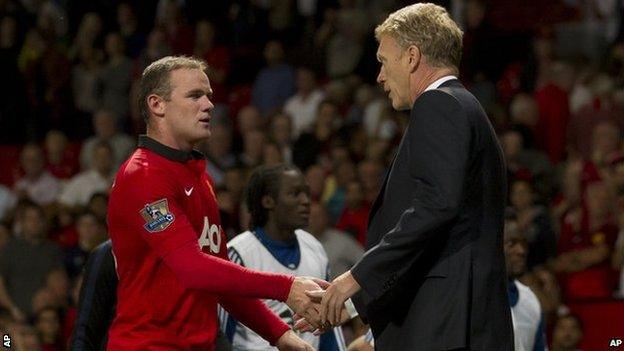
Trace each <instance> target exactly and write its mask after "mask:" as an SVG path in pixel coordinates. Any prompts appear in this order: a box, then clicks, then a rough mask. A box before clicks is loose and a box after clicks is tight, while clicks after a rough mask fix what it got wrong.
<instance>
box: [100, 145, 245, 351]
mask: <svg viewBox="0 0 624 351" xmlns="http://www.w3.org/2000/svg"><path fill="white" fill-rule="evenodd" d="M205 167H206V164H205V160H204V158H203V157H201V154H199V153H197V154H196V153H189V152H184V151H180V150H175V149H171V148H168V147H166V146H164V145H162V144H160V143H158V142H157V141H155V140H153V139H150V138H148V137H145V136H143V137H141V139H140V141H139V148H138V149H137V150H136V151H135V152H134V154H133V155H132V156H131V157H130V158H129V159H128V160H127V161H126V162H125V163H124V164H123V165H122V166H121V168H120V170H119V172H118V174H117V177H116V179H115V182H114V184H113V187H112V190H111V194H110V202H109V209H108V223H109V231H110V236H111V239H112V246H113V253H114V257H115V260H116V268H117V275H118V276H119V285H118V288H117V296H118V303H117V310H116V316H115V319H114V320H113V323H112V325H111V328H110V331H109V340H108V350H111V351H112V350H211V349H212V348H213V343H214V340H215V337H216V333H217V330H218V325H217V308H216V305H217V303H218V300H219V295H217V294H215V293H210V292H207V291H206V290H201V289H189V288H186V287H184V286H183V284H181V282H180V280H179V279H178V277H176V275H175V274H174V271H173V270H172V269H171V268H170V266H168V265H167V264H166V259H167V257H168V255H170V254H171V253H172V252H174V251H176V250H179V249H180V248H181V247H184V246H185V245H186V246H188V245H189V243H192V244H194V243H193V241H195V242H198V243H199V246H200V247H201V250H202V251H203V252H204V253H206V254H210V255H214V256H218V257H220V258H223V259H226V260H227V250H226V240H225V235H224V233H223V230H222V228H221V222H220V218H219V209H218V205H217V201H216V197H215V194H214V190H213V188H212V185H211V181H210V179H209V177H208V175H207V173H206V171H205V169H206V168H205ZM195 246H197V244H195ZM197 254H199V255H200V256H201V253H200V252H199V250H197ZM170 256H173V255H170ZM219 262H222V261H220V260H219ZM193 272H194V270H193ZM193 272H192V273H193ZM202 278H204V279H210V278H211V277H202ZM232 278H234V277H232ZM220 279H221V278H220ZM238 289H240V288H238Z"/></svg>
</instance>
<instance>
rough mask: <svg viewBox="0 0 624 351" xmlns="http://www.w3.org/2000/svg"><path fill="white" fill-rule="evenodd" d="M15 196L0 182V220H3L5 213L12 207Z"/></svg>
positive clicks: (15, 199)
mask: <svg viewBox="0 0 624 351" xmlns="http://www.w3.org/2000/svg"><path fill="white" fill-rule="evenodd" d="M16 202H17V198H16V197H15V195H14V194H13V192H12V191H11V190H9V188H7V187H5V186H4V185H2V184H0V221H2V220H4V219H5V218H6V216H7V214H8V213H9V212H10V211H11V209H13V206H15V203H16Z"/></svg>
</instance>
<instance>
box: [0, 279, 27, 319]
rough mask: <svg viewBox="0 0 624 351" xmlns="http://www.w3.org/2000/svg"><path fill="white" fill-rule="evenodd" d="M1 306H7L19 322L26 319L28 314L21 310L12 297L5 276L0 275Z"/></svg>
mask: <svg viewBox="0 0 624 351" xmlns="http://www.w3.org/2000/svg"><path fill="white" fill-rule="evenodd" d="M0 306H2V307H4V308H6V309H8V310H9V312H10V313H11V316H12V317H13V318H15V320H17V321H19V322H24V321H26V315H25V314H24V313H23V312H22V310H20V309H19V308H18V307H17V305H15V303H14V302H13V300H12V299H11V296H10V295H9V292H8V290H7V288H6V284H5V282H4V278H3V277H2V276H1V275H0Z"/></svg>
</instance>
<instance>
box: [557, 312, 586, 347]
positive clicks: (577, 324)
mask: <svg viewBox="0 0 624 351" xmlns="http://www.w3.org/2000/svg"><path fill="white" fill-rule="evenodd" d="M552 335H553V340H552V345H551V348H550V349H551V350H552V351H577V350H579V346H580V345H581V341H582V340H583V324H582V323H581V320H580V319H579V318H578V317H577V316H575V315H572V314H569V315H564V316H561V317H559V318H558V319H557V321H556V322H555V327H554V329H553V334H552Z"/></svg>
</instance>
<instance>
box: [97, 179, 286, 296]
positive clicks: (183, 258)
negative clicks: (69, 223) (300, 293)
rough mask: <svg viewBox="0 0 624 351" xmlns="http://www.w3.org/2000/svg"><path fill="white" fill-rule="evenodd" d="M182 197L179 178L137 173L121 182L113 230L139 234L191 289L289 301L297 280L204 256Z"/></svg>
mask: <svg viewBox="0 0 624 351" xmlns="http://www.w3.org/2000/svg"><path fill="white" fill-rule="evenodd" d="M182 194H183V191H182V190H181V189H178V186H177V183H176V179H175V178H174V176H172V175H170V174H169V173H167V172H165V171H164V170H150V169H149V168H146V169H145V170H143V171H137V172H135V174H132V175H131V176H127V177H124V178H123V181H120V180H117V181H116V185H114V188H113V194H111V202H110V207H111V208H110V209H109V211H112V213H111V215H110V217H109V225H110V226H111V228H116V229H119V227H120V226H121V227H122V231H124V232H128V231H131V232H137V233H139V235H140V236H141V238H142V239H143V240H144V241H145V242H146V243H147V244H148V245H149V247H150V248H151V249H152V250H153V251H154V253H155V254H156V255H157V256H158V257H160V258H161V259H162V260H163V261H164V263H165V264H166V265H167V266H168V267H169V268H170V269H171V271H172V272H173V273H174V275H175V276H176V278H178V280H179V282H180V284H182V285H183V286H184V287H186V288H188V289H201V290H205V291H209V292H211V293H215V294H234V295H237V296H245V297H259V298H268V299H275V300H279V301H285V300H286V299H287V298H288V294H289V292H290V287H291V285H292V281H293V279H294V278H293V277H291V276H287V275H283V274H275V273H263V272H259V271H254V270H250V269H247V268H244V267H241V266H238V265H236V264H234V263H231V262H229V261H228V260H227V259H224V258H220V257H216V256H212V255H209V254H206V253H203V252H202V250H201V248H200V246H199V243H198V234H197V233H196V232H195V231H194V229H193V227H192V225H191V224H190V222H189V219H188V218H187V216H186V215H185V213H184V211H183V209H182V206H181V205H180V204H181V201H180V200H179V198H180V197H181V196H182ZM113 240H115V239H114V238H113Z"/></svg>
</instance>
